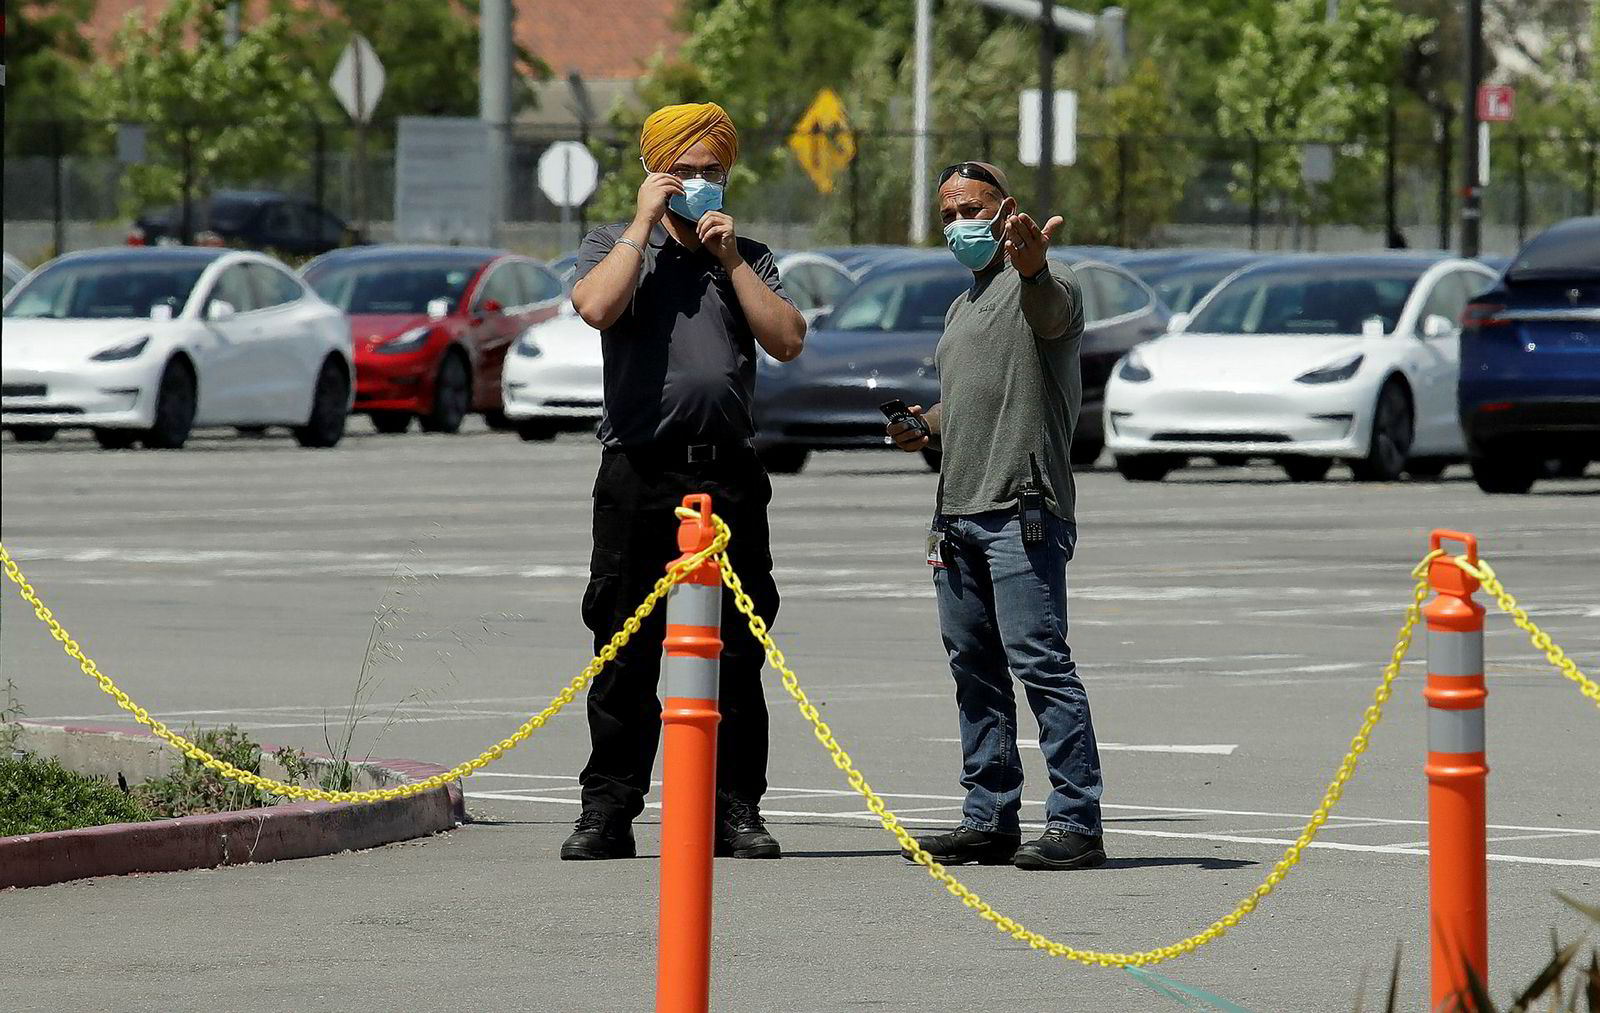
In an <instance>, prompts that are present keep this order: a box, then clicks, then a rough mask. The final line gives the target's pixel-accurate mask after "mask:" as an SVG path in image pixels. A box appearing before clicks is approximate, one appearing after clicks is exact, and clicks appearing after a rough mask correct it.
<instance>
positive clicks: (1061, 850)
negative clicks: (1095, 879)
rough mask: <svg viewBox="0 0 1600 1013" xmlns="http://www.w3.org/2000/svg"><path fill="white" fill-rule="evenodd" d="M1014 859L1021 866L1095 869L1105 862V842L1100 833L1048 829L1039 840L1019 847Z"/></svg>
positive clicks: (1020, 867)
mask: <svg viewBox="0 0 1600 1013" xmlns="http://www.w3.org/2000/svg"><path fill="white" fill-rule="evenodd" d="M1012 861H1013V864H1015V865H1016V867H1017V868H1019V869H1092V868H1094V867H1095V866H1097V865H1104V864H1105V861H1106V846H1105V843H1104V842H1103V841H1102V840H1101V839H1100V835H1099V834H1095V835H1094V836H1093V837H1090V836H1089V835H1087V834H1080V833H1076V832H1074V831H1071V830H1046V831H1045V832H1044V836H1043V837H1041V838H1039V839H1038V840H1037V841H1029V842H1028V843H1027V844H1024V845H1023V846H1022V847H1020V848H1018V849H1017V856H1016V858H1015V859H1013V860H1012Z"/></svg>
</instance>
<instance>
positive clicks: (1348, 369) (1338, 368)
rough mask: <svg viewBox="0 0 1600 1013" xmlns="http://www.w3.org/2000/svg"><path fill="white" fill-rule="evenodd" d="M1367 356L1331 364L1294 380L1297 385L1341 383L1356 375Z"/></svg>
mask: <svg viewBox="0 0 1600 1013" xmlns="http://www.w3.org/2000/svg"><path fill="white" fill-rule="evenodd" d="M1365 358H1366V356H1365V355H1352V356H1350V357H1349V358H1347V359H1340V360H1339V361H1338V362H1330V363H1329V364H1328V365H1326V366H1319V367H1317V368H1316V369H1313V370H1312V371H1311V372H1309V373H1301V374H1300V375H1299V376H1297V377H1295V378H1294V382H1295V383H1341V382H1343V381H1345V380H1348V379H1350V378H1351V377H1352V376H1355V375H1356V370H1358V369H1360V368H1361V363H1362V360H1364V359H1365Z"/></svg>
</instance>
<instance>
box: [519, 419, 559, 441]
mask: <svg viewBox="0 0 1600 1013" xmlns="http://www.w3.org/2000/svg"><path fill="white" fill-rule="evenodd" d="M517 435H518V436H520V437H522V438H523V439H524V440H526V441H527V442H529V443H543V442H545V441H546V440H553V439H555V438H556V424H555V423H554V422H551V421H549V420H547V419H523V420H522V421H521V422H518V423H517Z"/></svg>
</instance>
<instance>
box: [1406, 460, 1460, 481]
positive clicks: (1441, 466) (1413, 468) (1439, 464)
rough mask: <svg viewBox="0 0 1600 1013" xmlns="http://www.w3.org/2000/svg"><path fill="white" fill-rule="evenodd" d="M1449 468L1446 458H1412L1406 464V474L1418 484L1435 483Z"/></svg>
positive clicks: (1448, 461)
mask: <svg viewBox="0 0 1600 1013" xmlns="http://www.w3.org/2000/svg"><path fill="white" fill-rule="evenodd" d="M1448 467H1450V458H1448V457H1413V458H1412V459H1411V460H1409V461H1407V462H1406V474H1407V475H1409V476H1411V477H1412V478H1414V479H1416V480H1417V481H1419V482H1433V481H1436V480H1437V479H1438V478H1439V476H1440V475H1443V474H1444V470H1445V469H1446V468H1448Z"/></svg>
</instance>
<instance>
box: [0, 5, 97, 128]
mask: <svg viewBox="0 0 1600 1013" xmlns="http://www.w3.org/2000/svg"><path fill="white" fill-rule="evenodd" d="M94 5H95V0H55V2H54V3H50V4H37V3H28V2H26V0H6V3H5V19H6V20H5V25H6V49H5V61H6V84H5V96H6V98H5V110H6V116H5V121H6V122H5V150H6V154H7V155H48V154H50V153H51V152H52V150H53V149H54V146H55V145H56V144H57V143H58V138H59V143H60V144H61V145H62V147H63V148H64V149H66V150H69V151H70V150H72V149H73V148H75V147H76V141H77V138H78V137H79V135H80V134H81V132H82V131H83V129H84V125H83V124H82V122H81V121H82V120H83V119H84V118H85V117H86V116H87V115H88V96H87V93H86V91H85V89H84V87H83V81H84V76H85V72H86V68H87V67H88V66H89V63H90V59H91V56H92V54H91V53H90V51H89V44H88V42H87V41H86V40H85V39H84V37H83V25H84V24H85V23H86V22H88V20H89V19H90V17H91V16H92V15H93V13H94ZM56 124H60V126H59V127H58V126H56ZM58 130H59V133H58V132H57V131H58Z"/></svg>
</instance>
